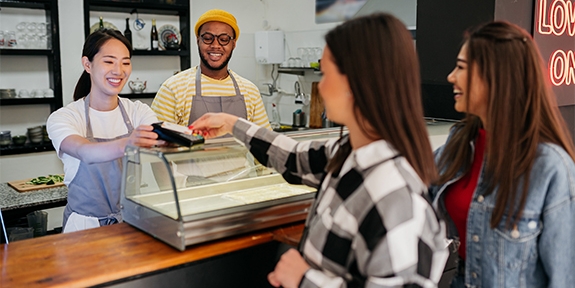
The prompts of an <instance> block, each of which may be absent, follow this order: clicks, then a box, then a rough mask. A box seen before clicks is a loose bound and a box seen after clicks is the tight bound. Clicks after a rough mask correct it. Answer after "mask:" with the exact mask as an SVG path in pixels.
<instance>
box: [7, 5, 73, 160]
mask: <svg viewBox="0 0 575 288" xmlns="http://www.w3.org/2000/svg"><path fill="white" fill-rule="evenodd" d="M0 18H2V21H0V22H1V23H0V24H1V25H2V27H0V31H2V32H1V33H0V34H1V35H0V67H2V69H0V79H1V80H0V110H4V109H9V110H5V112H2V113H9V111H11V110H12V109H18V110H22V109H24V111H26V110H27V109H31V111H47V112H42V113H46V115H45V117H46V118H47V117H48V116H49V114H50V113H51V112H53V111H55V110H57V109H58V108H60V107H62V105H63V101H62V72H61V58H60V57H61V56H60V37H59V33H60V32H59V31H60V30H59V20H58V0H10V1H4V0H2V1H0ZM30 105H33V106H34V108H33V107H27V106H30ZM42 105H48V106H49V109H45V108H43V107H41V106H42ZM14 106H20V107H18V108H12V107H14ZM44 109H45V110H44ZM24 113H26V112H24ZM31 113H35V112H31ZM42 117H43V116H42ZM27 120H28V121H29V119H24V118H22V119H15V120H14V122H16V123H21V122H25V121H27ZM2 130H7V129H2ZM2 132H6V131H2ZM51 150H54V147H53V146H52V143H51V142H50V141H46V142H40V143H30V141H28V142H27V143H26V144H24V145H16V144H15V143H12V142H11V139H10V144H8V145H4V144H3V145H0V155H2V156H4V155H15V154H23V153H34V152H43V151H51Z"/></svg>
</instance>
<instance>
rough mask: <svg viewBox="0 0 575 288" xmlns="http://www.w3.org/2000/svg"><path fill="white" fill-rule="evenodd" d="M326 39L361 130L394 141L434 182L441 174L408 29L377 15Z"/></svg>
mask: <svg viewBox="0 0 575 288" xmlns="http://www.w3.org/2000/svg"><path fill="white" fill-rule="evenodd" d="M325 40H326V44H327V47H328V48H329V50H330V51H331V52H332V54H333V58H334V59H333V60H334V62H335V64H336V65H337V67H338V69H339V71H340V72H341V73H342V74H345V75H346V76H347V78H348V81H349V85H350V88H351V92H352V95H354V97H355V101H354V107H353V108H354V111H355V113H354V116H355V118H356V120H357V122H358V123H360V127H361V129H362V130H363V131H364V132H365V134H366V135H373V138H374V139H384V140H386V141H387V142H388V143H390V144H391V145H392V146H393V147H394V148H395V149H397V150H398V151H399V153H401V155H403V156H404V157H405V158H406V159H407V161H408V162H409V163H410V164H411V166H412V167H413V169H414V170H415V171H416V172H417V174H418V175H419V177H420V178H421V179H422V180H423V181H424V182H425V183H426V184H430V183H431V181H433V180H435V178H436V170H435V164H434V162H433V155H432V150H431V145H430V143H429V138H428V136H427V129H426V127H425V122H424V119H423V107H422V104H421V93H420V89H421V87H420V78H419V62H418V60H417V55H416V53H415V47H414V43H413V39H412V38H411V34H410V33H409V31H408V30H407V28H406V27H405V25H404V24H403V23H401V21H400V20H398V19H397V18H395V17H394V16H392V15H390V14H386V13H377V14H372V15H368V16H364V17H359V18H355V19H352V20H349V21H347V22H345V23H343V24H341V25H339V26H337V27H336V28H334V29H332V30H331V31H330V32H328V33H327V35H326V36H325ZM366 122H367V123H369V124H370V125H371V127H373V129H368V128H367V126H366V125H365V123H366ZM368 130H374V131H368ZM343 148H345V149H342V150H340V151H342V152H341V153H338V154H336V156H335V157H334V158H333V159H332V161H330V163H329V165H328V170H330V171H333V169H334V168H337V167H340V166H341V164H342V163H343V161H344V160H345V158H346V157H347V155H348V154H349V151H350V147H349V146H347V147H343Z"/></svg>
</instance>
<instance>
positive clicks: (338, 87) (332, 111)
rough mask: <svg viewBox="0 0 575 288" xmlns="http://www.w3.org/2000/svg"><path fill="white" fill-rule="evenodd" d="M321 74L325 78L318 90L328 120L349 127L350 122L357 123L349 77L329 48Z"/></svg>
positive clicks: (324, 57) (324, 55) (322, 58)
mask: <svg viewBox="0 0 575 288" xmlns="http://www.w3.org/2000/svg"><path fill="white" fill-rule="evenodd" d="M321 72H322V73H323V76H322V77H321V80H320V81H319V84H318V89H319V92H320V95H321V98H322V99H323V103H324V106H325V111H326V115H327V118H328V119H329V120H331V121H334V122H336V123H339V124H342V125H345V126H348V125H349V123H350V121H355V117H354V115H353V95H352V94H351V92H350V91H351V89H350V87H349V82H348V79H347V76H346V75H345V74H342V73H341V72H340V71H339V69H338V67H337V65H336V64H335V62H334V60H333V55H332V54H331V51H330V50H329V48H328V47H327V46H326V47H325V49H324V50H323V56H322V57H321Z"/></svg>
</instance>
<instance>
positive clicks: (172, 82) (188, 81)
mask: <svg viewBox="0 0 575 288" xmlns="http://www.w3.org/2000/svg"><path fill="white" fill-rule="evenodd" d="M196 70H197V66H196V67H192V68H190V69H187V70H184V71H182V72H180V73H178V74H176V75H174V76H172V77H170V78H168V79H167V80H166V81H165V82H164V83H163V84H162V86H161V87H160V89H159V90H158V93H157V94H156V97H155V98H154V101H153V102H152V106H151V107H152V110H154V112H155V113H156V114H157V115H158V120H160V121H167V122H172V123H176V124H179V125H184V126H188V121H189V120H190V112H191V109H192V98H193V97H194V96H195V95H196ZM230 73H232V74H233V75H234V78H235V79H236V82H237V83H238V86H239V89H240V93H241V94H242V95H243V96H244V99H245V102H246V110H247V115H248V119H247V120H248V121H250V122H253V123H255V124H257V125H259V126H262V127H266V128H268V129H271V126H270V122H269V120H268V115H267V113H266V110H265V107H264V103H263V101H262V97H261V95H260V92H259V90H258V88H257V87H256V85H254V83H252V82H251V81H249V80H247V79H245V78H243V77H241V76H240V75H238V74H237V73H235V72H233V71H231V70H230ZM201 81H202V96H206V97H208V96H235V95H236V91H235V90H234V85H233V82H232V79H231V77H227V78H225V79H223V80H216V79H212V78H210V77H207V76H206V75H204V74H202V79H201Z"/></svg>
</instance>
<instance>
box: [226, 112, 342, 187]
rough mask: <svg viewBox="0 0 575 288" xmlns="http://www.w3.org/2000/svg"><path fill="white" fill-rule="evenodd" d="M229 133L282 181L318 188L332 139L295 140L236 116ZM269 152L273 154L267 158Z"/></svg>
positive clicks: (332, 144) (332, 142)
mask: <svg viewBox="0 0 575 288" xmlns="http://www.w3.org/2000/svg"><path fill="white" fill-rule="evenodd" d="M233 135H234V137H236V138H237V139H238V140H240V141H242V142H243V143H245V145H246V147H247V148H248V149H249V151H250V152H251V153H252V154H253V155H254V157H256V159H258V161H260V163H262V164H263V165H266V166H268V167H273V168H275V169H276V170H277V171H278V172H279V173H280V174H282V176H283V177H284V179H286V181H288V182H289V183H292V184H306V185H308V186H311V187H318V185H319V183H320V181H321V179H322V178H323V175H324V174H325V166H326V165H327V161H328V155H329V151H330V150H331V148H332V147H333V146H334V143H335V141H336V140H335V139H333V140H327V141H306V142H298V141H296V140H293V139H291V138H289V137H287V136H285V135H282V134H279V133H275V132H273V131H270V130H268V129H266V128H263V127H261V126H258V125H255V124H253V123H250V122H248V121H246V120H244V119H239V120H238V121H237V122H236V124H235V126H234V129H233ZM270 155H273V157H270Z"/></svg>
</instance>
